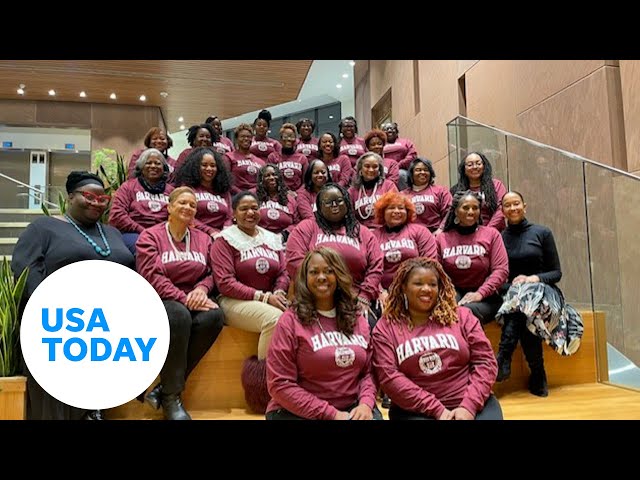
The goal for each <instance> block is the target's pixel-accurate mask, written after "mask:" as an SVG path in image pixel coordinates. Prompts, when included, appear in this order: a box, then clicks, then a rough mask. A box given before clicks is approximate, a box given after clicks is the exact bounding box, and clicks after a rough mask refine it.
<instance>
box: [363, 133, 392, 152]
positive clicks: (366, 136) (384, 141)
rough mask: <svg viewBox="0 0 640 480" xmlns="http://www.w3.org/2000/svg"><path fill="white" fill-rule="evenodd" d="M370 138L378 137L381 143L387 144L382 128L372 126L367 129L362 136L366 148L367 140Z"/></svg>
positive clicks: (367, 145)
mask: <svg viewBox="0 0 640 480" xmlns="http://www.w3.org/2000/svg"><path fill="white" fill-rule="evenodd" d="M372 138H379V139H380V140H382V145H386V144H387V134H386V133H384V132H383V131H382V130H378V129H377V128H374V129H373V130H369V131H368V132H367V134H366V135H365V136H364V144H365V145H366V147H367V149H369V142H370V141H371V139H372Z"/></svg>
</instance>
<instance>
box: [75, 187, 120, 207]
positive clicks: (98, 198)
mask: <svg viewBox="0 0 640 480" xmlns="http://www.w3.org/2000/svg"><path fill="white" fill-rule="evenodd" d="M74 193H79V194H81V195H82V196H83V197H84V198H85V200H86V201H87V202H89V203H97V204H99V205H106V204H107V203H109V201H110V200H111V195H96V194H95V193H91V192H85V191H84V190H75V191H74Z"/></svg>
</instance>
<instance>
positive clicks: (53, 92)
mask: <svg viewBox="0 0 640 480" xmlns="http://www.w3.org/2000/svg"><path fill="white" fill-rule="evenodd" d="M55 94H56V91H55V90H54V89H53V88H52V89H51V90H49V95H51V96H52V97H53V96H55Z"/></svg>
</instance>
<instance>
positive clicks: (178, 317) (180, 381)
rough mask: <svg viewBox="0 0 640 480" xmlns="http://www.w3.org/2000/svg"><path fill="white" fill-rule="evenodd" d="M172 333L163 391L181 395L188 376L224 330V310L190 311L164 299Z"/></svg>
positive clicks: (162, 375)
mask: <svg viewBox="0 0 640 480" xmlns="http://www.w3.org/2000/svg"><path fill="white" fill-rule="evenodd" d="M162 303H164V308H165V309H166V310H167V316H168V317H169V328H170V330H171V336H170V343H169V352H168V353H167V359H166V360H165V362H164V366H163V367H162V370H161V371H160V382H161V383H162V392H163V393H164V394H167V395H171V394H177V393H181V392H182V390H184V385H185V382H186V380H187V377H188V376H189V374H190V373H191V372H192V371H193V369H194V368H195V367H196V365H198V362H199V361H200V359H201V358H202V357H203V356H204V354H205V353H207V351H208V350H209V348H210V347H211V345H213V342H215V341H216V338H218V335H220V332H221V331H222V326H223V324H224V314H223V313H222V309H219V308H218V309H215V310H209V311H207V312H195V311H190V310H188V309H187V307H185V306H184V305H183V304H182V303H180V302H176V301H174V300H163V301H162Z"/></svg>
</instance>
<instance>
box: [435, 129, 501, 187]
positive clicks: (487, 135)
mask: <svg viewBox="0 0 640 480" xmlns="http://www.w3.org/2000/svg"><path fill="white" fill-rule="evenodd" d="M447 131H448V136H449V181H450V184H451V185H454V184H455V183H457V181H458V165H459V164H460V162H461V161H462V160H463V159H464V157H466V155H467V154H468V153H470V152H481V153H483V154H484V155H486V157H487V158H488V159H489V161H490V162H491V167H492V168H493V176H494V177H496V178H499V179H500V180H502V181H503V182H504V184H505V185H506V184H507V181H506V178H507V177H506V173H507V154H506V152H507V141H506V135H504V134H503V133H501V132H497V131H495V130H493V129H491V128H487V127H484V126H482V125H476V124H474V123H473V122H471V121H470V120H466V119H457V120H456V121H453V122H451V123H449V124H448V125H447Z"/></svg>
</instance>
